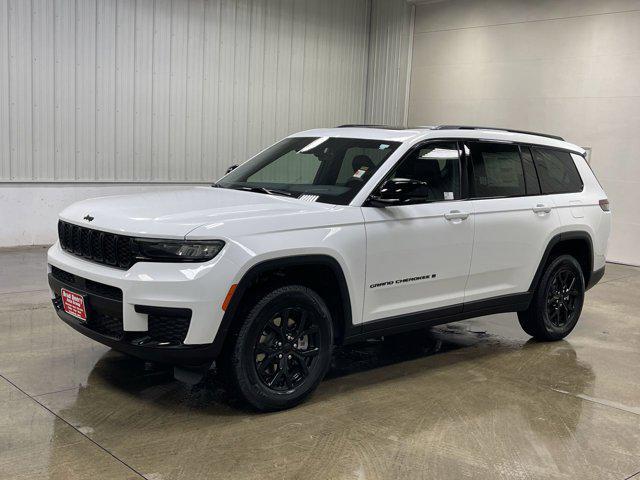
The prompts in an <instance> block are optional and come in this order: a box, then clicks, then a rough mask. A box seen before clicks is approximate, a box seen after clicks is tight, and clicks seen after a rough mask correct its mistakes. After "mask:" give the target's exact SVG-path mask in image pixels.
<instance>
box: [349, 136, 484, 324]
mask: <svg viewBox="0 0 640 480" xmlns="http://www.w3.org/2000/svg"><path fill="white" fill-rule="evenodd" d="M387 178H409V179H414V180H420V181H423V182H426V185H427V186H426V187H424V200H423V201H420V202H419V203H416V204H412V205H402V206H392V207H386V208H376V207H367V206H365V207H362V212H363V215H364V219H365V228H366V232H367V265H366V285H365V303H364V322H374V321H376V320H380V319H383V318H384V319H389V318H390V317H404V316H406V315H408V314H415V313H419V312H425V311H427V310H434V309H438V313H440V314H442V313H448V314H453V313H459V312H460V311H462V303H463V301H464V287H465V284H466V281H467V275H468V273H469V263H470V260H471V249H472V243H473V215H472V212H471V210H470V207H471V205H470V204H469V202H466V201H461V200H460V199H461V197H462V193H461V190H462V189H461V168H460V155H459V146H458V144H457V143H456V142H429V143H427V144H423V145H421V146H419V147H416V148H414V149H413V150H411V151H410V152H409V153H408V154H407V155H406V156H405V158H403V159H402V160H401V161H400V162H399V163H398V166H397V167H395V169H394V170H393V171H392V172H391V173H390V175H389V176H388V177H387ZM443 308H447V310H446V311H443V310H442V309H443ZM423 318H424V317H423ZM394 320H397V321H398V322H406V321H407V319H406V318H396V319H394ZM370 327H372V326H371V325H370ZM365 328H366V327H365Z"/></svg>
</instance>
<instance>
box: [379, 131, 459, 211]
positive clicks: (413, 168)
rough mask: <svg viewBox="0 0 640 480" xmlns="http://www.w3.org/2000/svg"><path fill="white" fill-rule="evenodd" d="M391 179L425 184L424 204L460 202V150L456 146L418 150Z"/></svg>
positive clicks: (431, 145)
mask: <svg viewBox="0 0 640 480" xmlns="http://www.w3.org/2000/svg"><path fill="white" fill-rule="evenodd" d="M392 177H393V178H408V179H411V180H420V181H422V182H425V183H426V186H425V187H424V197H425V201H438V200H457V199H459V198H460V157H459V154H458V146H457V144H456V143H455V142H437V143H429V144H427V145H425V146H424V147H422V148H418V149H416V150H414V151H413V152H412V153H411V154H409V156H408V157H407V158H405V159H404V160H402V162H401V163H400V165H398V166H397V167H396V169H395V171H394V172H393V174H392ZM420 194H422V192H419V195H420Z"/></svg>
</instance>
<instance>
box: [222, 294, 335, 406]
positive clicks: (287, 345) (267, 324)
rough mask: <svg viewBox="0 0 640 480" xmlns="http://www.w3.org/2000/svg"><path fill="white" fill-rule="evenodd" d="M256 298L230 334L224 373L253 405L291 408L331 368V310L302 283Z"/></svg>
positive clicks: (304, 397)
mask: <svg viewBox="0 0 640 480" xmlns="http://www.w3.org/2000/svg"><path fill="white" fill-rule="evenodd" d="M253 302H254V303H253V306H251V307H249V310H248V312H249V313H248V314H247V315H246V316H243V317H242V318H239V319H238V320H239V321H241V322H242V323H241V324H240V326H239V329H238V330H237V331H236V333H235V334H232V335H231V337H230V338H229V339H228V341H229V342H230V343H229V344H228V348H226V351H225V353H224V355H223V358H222V369H223V373H224V374H225V376H226V377H227V381H228V384H229V385H230V386H231V388H232V389H233V390H234V391H235V393H236V394H237V395H238V396H239V397H241V399H242V400H244V401H245V402H246V403H248V404H249V405H250V406H251V407H253V408H254V409H256V410H259V411H275V410H283V409H287V408H291V407H293V406H295V405H297V404H299V403H301V402H302V401H303V400H305V399H306V398H307V397H308V396H309V395H310V394H311V393H312V392H313V391H314V390H315V389H316V387H317V386H318V384H319V383H320V381H321V380H322V378H323V377H324V375H325V373H326V372H327V370H328V368H329V364H330V361H331V353H332V347H333V323H332V320H331V314H330V312H329V309H328V308H327V306H326V304H325V302H324V301H323V300H322V298H321V297H320V296H319V295H318V294H317V293H316V292H314V291H313V290H311V289H309V288H307V287H303V286H300V285H288V286H284V287H280V288H277V289H275V290H273V291H271V292H270V293H267V294H266V295H263V296H261V297H258V298H255V299H253ZM283 318H286V319H287V321H286V322H284V323H283V321H282V319H283Z"/></svg>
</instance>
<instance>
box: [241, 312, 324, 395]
mask: <svg viewBox="0 0 640 480" xmlns="http://www.w3.org/2000/svg"><path fill="white" fill-rule="evenodd" d="M319 332H320V329H319V327H318V324H317V320H316V318H315V315H314V312H313V311H310V310H309V309H307V308H305V307H299V306H298V307H286V308H284V309H282V310H281V311H279V312H277V313H276V314H275V315H274V316H273V317H272V318H271V319H269V320H268V321H267V323H266V324H265V326H264V328H263V329H262V331H261V332H260V333H259V334H258V338H257V339H256V343H255V346H254V349H253V352H254V359H255V367H256V372H257V374H258V377H259V378H260V380H261V382H262V383H263V385H265V386H266V387H267V388H270V389H272V390H275V391H277V392H282V391H287V390H292V389H295V388H296V387H297V386H299V385H300V384H302V383H303V382H304V381H305V379H307V378H308V377H309V375H310V374H311V373H313V371H314V370H315V369H316V368H318V355H319V353H320V338H319V336H320V334H319Z"/></svg>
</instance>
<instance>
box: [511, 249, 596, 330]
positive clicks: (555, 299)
mask: <svg viewBox="0 0 640 480" xmlns="http://www.w3.org/2000/svg"><path fill="white" fill-rule="evenodd" d="M584 291H585V286H584V275H583V273H582V268H581V267H580V264H579V263H578V261H577V260H576V259H575V258H574V257H572V256H571V255H561V256H559V257H557V258H555V259H553V260H552V261H551V263H550V264H549V265H548V266H547V268H546V270H545V272H544V275H543V276H542V278H541V279H540V283H539V285H538V288H537V289H536V291H535V293H534V296H533V299H532V300H531V305H530V306H529V308H528V309H527V310H525V311H523V312H518V320H519V321H520V325H521V326H522V328H523V330H524V331H525V332H527V333H528V334H529V335H531V336H532V337H534V338H536V339H538V340H546V341H550V340H560V339H562V338H564V337H566V336H567V335H569V333H571V331H572V330H573V329H574V327H575V326H576V323H577V322H578V319H579V318H580V313H581V312H582V305H583V303H584Z"/></svg>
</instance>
